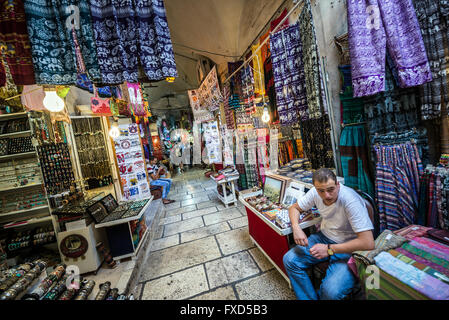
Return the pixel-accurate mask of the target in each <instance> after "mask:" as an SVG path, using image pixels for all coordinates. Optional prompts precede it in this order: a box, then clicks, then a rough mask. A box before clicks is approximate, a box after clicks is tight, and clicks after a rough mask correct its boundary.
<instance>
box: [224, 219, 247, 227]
mask: <svg viewBox="0 0 449 320" xmlns="http://www.w3.org/2000/svg"><path fill="white" fill-rule="evenodd" d="M228 222H229V224H230V226H231V228H232V229H238V228H241V227H245V226H247V225H248V217H247V216H244V217H240V218H237V219H232V220H229V221H228Z"/></svg>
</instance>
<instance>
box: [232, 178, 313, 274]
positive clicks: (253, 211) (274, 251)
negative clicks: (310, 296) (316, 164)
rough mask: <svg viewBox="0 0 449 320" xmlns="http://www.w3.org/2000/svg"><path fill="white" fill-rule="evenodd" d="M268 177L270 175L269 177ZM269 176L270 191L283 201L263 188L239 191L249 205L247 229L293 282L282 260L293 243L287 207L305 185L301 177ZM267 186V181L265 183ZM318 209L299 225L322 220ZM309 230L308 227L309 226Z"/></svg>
mask: <svg viewBox="0 0 449 320" xmlns="http://www.w3.org/2000/svg"><path fill="white" fill-rule="evenodd" d="M267 179H270V178H268V177H267ZM272 180H273V181H270V180H268V183H269V187H268V188H269V192H268V194H269V195H272V196H273V197H274V196H276V199H278V198H277V197H279V199H281V198H280V196H281V190H285V191H284V195H283V198H282V201H278V202H273V201H271V200H270V198H269V197H268V196H266V195H265V188H264V190H258V191H256V190H248V191H245V192H241V193H240V197H239V200H240V202H241V203H242V204H243V205H244V206H245V208H246V214H247V217H248V230H249V235H250V238H251V240H252V241H253V242H254V243H255V244H256V245H257V247H258V248H259V249H260V250H261V252H262V253H263V254H264V255H265V256H266V257H267V259H268V260H269V261H270V262H271V263H272V264H273V265H274V266H275V268H276V269H277V270H278V271H279V272H280V273H281V275H282V276H283V277H284V278H285V280H286V281H287V282H290V280H289V278H288V276H287V272H286V270H285V267H284V264H283V257H284V255H285V253H287V251H288V250H289V249H290V248H291V247H292V246H293V245H294V241H293V239H292V236H291V235H292V229H291V224H290V219H289V216H288V207H289V206H290V205H291V204H292V203H293V202H294V201H295V200H296V199H298V198H299V197H301V196H302V195H303V194H304V191H305V190H306V187H305V186H304V185H303V184H301V183H300V182H298V181H294V180H291V181H288V183H289V186H288V187H285V184H286V183H287V180H282V179H278V180H276V179H272ZM264 187H266V185H265V186H264ZM320 221H321V217H320V216H319V212H317V211H316V210H312V211H310V212H307V213H304V214H302V215H301V216H300V224H299V226H300V227H301V228H302V229H303V230H305V229H307V228H310V227H313V226H315V225H316V224H318V223H320ZM306 232H307V230H306Z"/></svg>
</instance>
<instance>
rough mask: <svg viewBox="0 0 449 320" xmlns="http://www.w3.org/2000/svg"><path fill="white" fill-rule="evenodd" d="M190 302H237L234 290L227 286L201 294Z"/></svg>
mask: <svg viewBox="0 0 449 320" xmlns="http://www.w3.org/2000/svg"><path fill="white" fill-rule="evenodd" d="M191 300H237V297H236V296H235V293H234V289H232V287H231V286H227V287H222V288H217V289H215V290H212V291H209V292H206V293H203V294H201V295H199V296H196V297H194V298H192V299H191Z"/></svg>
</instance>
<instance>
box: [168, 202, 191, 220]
mask: <svg viewBox="0 0 449 320" xmlns="http://www.w3.org/2000/svg"><path fill="white" fill-rule="evenodd" d="M194 210H196V205H194V204H192V205H191V206H185V207H182V208H176V209H170V210H167V215H166V217H170V216H175V215H178V214H181V213H184V212H189V211H194Z"/></svg>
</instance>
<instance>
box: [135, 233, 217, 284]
mask: <svg viewBox="0 0 449 320" xmlns="http://www.w3.org/2000/svg"><path fill="white" fill-rule="evenodd" d="M220 257H221V253H220V250H219V249H218V245H217V242H216V241H215V239H214V237H207V238H203V239H199V240H195V241H191V242H188V243H183V244H180V245H177V246H174V247H170V248H167V249H163V250H159V251H155V252H151V254H150V255H149V256H148V259H147V263H146V264H147V265H146V268H145V270H144V271H143V273H142V280H141V281H146V280H151V279H154V278H157V277H160V276H164V275H167V274H170V273H173V272H176V271H179V270H182V269H185V268H188V267H191V266H194V265H197V264H201V263H204V262H208V261H211V260H214V259H217V258H220Z"/></svg>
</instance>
